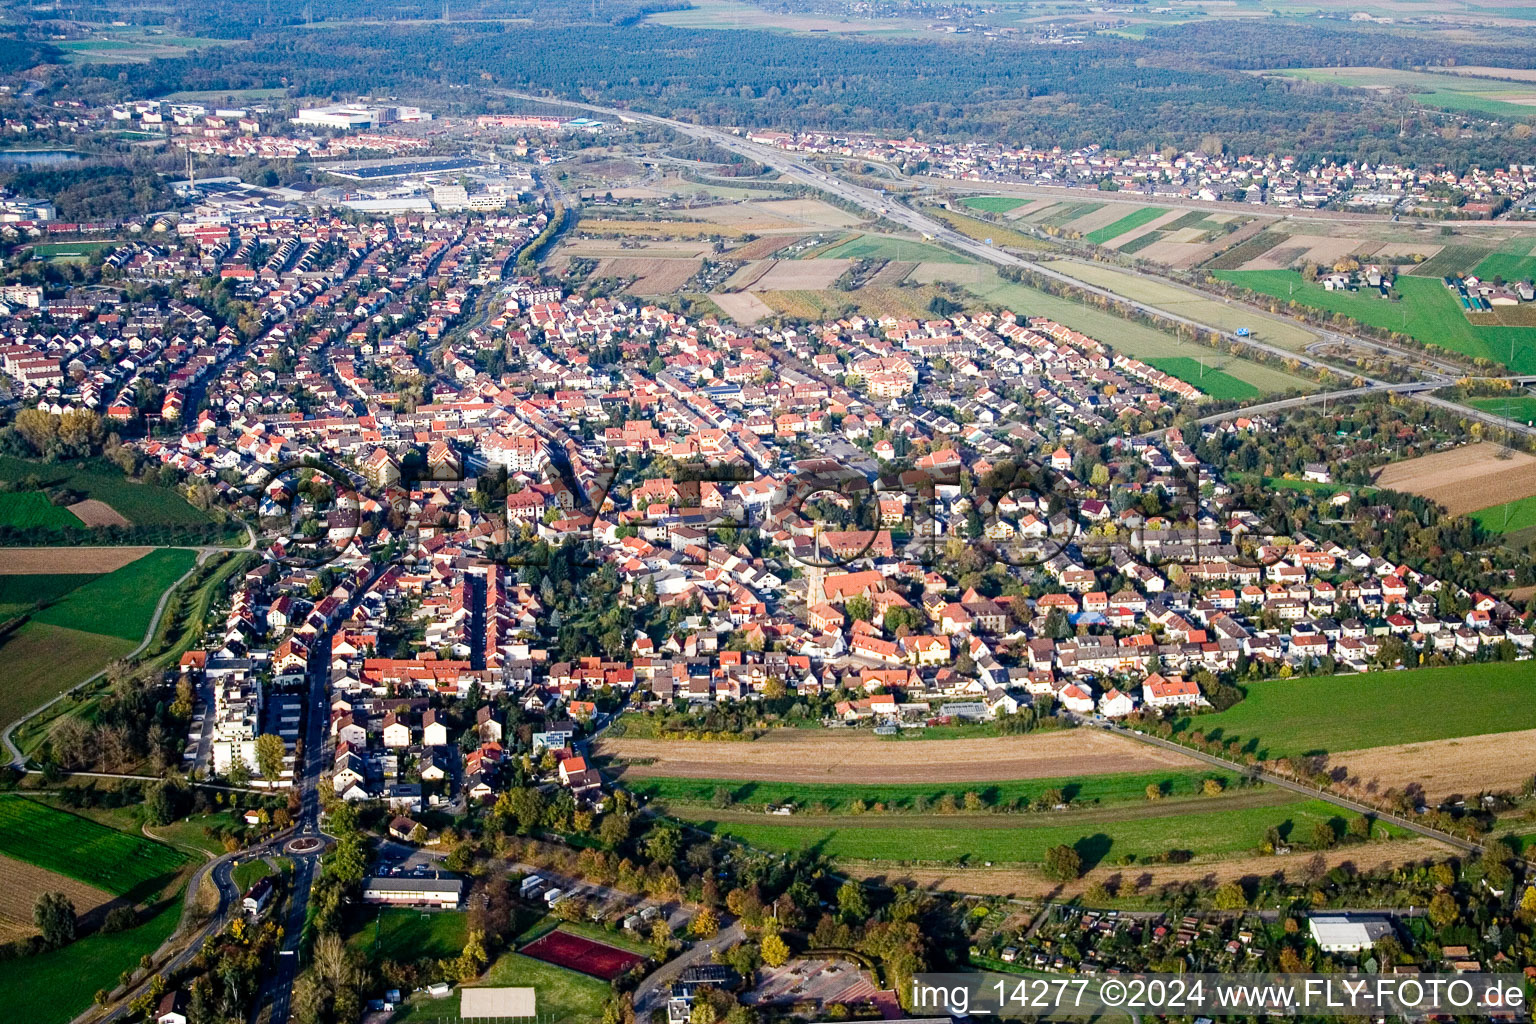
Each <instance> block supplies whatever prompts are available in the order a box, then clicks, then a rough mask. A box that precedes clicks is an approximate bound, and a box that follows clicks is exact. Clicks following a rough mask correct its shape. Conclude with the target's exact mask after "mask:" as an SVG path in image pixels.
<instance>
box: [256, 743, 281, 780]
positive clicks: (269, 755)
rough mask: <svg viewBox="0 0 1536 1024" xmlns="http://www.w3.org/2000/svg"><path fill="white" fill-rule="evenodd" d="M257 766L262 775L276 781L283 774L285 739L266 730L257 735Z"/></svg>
mask: <svg viewBox="0 0 1536 1024" xmlns="http://www.w3.org/2000/svg"><path fill="white" fill-rule="evenodd" d="M256 767H257V768H259V769H260V770H261V777H262V778H264V779H267V780H269V781H272V782H275V781H277V778H278V777H279V776H280V775H282V774H283V740H282V737H280V736H274V735H272V734H271V733H269V732H264V733H262V734H261V735H260V736H257V737H256Z"/></svg>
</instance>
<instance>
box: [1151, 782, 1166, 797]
mask: <svg viewBox="0 0 1536 1024" xmlns="http://www.w3.org/2000/svg"><path fill="white" fill-rule="evenodd" d="M1162 798H1163V787H1162V786H1161V785H1159V784H1158V783H1156V782H1149V783H1147V799H1148V800H1161V799H1162Z"/></svg>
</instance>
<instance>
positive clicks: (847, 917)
mask: <svg viewBox="0 0 1536 1024" xmlns="http://www.w3.org/2000/svg"><path fill="white" fill-rule="evenodd" d="M837 913H838V916H839V917H841V918H842V919H843V920H844V921H845V922H848V923H852V922H854V921H864V920H867V919H868V918H869V901H868V900H867V899H865V898H864V887H863V886H861V885H859V883H858V882H854V881H848V882H844V883H843V884H842V886H841V887H840V888H839V889H838V890H837Z"/></svg>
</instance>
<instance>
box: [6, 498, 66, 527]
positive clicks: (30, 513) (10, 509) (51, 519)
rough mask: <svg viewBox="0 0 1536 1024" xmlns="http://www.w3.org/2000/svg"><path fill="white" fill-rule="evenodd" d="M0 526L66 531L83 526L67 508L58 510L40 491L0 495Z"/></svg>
mask: <svg viewBox="0 0 1536 1024" xmlns="http://www.w3.org/2000/svg"><path fill="white" fill-rule="evenodd" d="M0 525H4V526H16V527H20V528H21V529H24V530H25V529H32V528H33V527H38V526H41V527H43V528H44V529H50V530H67V529H70V528H71V527H78V526H81V525H83V524H82V523H81V522H80V520H79V518H78V517H77V516H75V515H74V514H72V513H71V512H70V511H69V509H67V508H60V507H59V506H57V505H55V504H54V503H53V502H51V501H49V500H48V495H46V494H43V493H42V492H41V491H12V492H10V493H8V494H0Z"/></svg>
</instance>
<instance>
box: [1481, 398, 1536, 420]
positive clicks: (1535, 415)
mask: <svg viewBox="0 0 1536 1024" xmlns="http://www.w3.org/2000/svg"><path fill="white" fill-rule="evenodd" d="M1467 404H1468V405H1470V406H1471V407H1472V408H1474V409H1480V410H1482V411H1483V412H1491V413H1493V414H1494V415H1495V416H1504V417H1506V418H1508V419H1512V420H1519V421H1520V422H1522V423H1530V422H1533V421H1536V395H1530V394H1527V393H1526V392H1524V391H1518V392H1511V393H1510V396H1509V397H1508V398H1469V399H1467Z"/></svg>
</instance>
